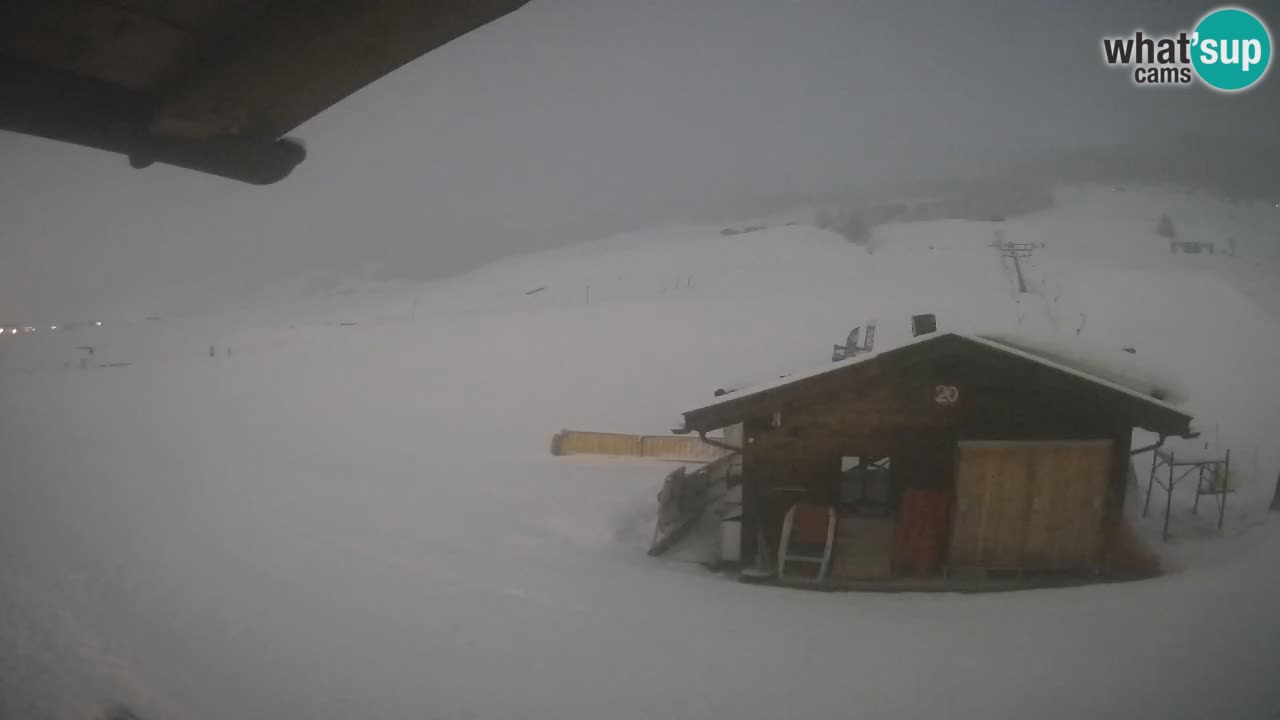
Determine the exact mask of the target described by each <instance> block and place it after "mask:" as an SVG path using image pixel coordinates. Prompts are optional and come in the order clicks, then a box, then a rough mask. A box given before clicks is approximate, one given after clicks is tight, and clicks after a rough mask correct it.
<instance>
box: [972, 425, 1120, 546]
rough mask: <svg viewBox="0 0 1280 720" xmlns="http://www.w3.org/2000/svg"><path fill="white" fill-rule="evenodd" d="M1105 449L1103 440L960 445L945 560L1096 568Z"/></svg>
mask: <svg viewBox="0 0 1280 720" xmlns="http://www.w3.org/2000/svg"><path fill="white" fill-rule="evenodd" d="M1112 451H1113V444H1112V441H1111V440H1099V441H1086V442H1062V443H1052V444H1046V443H1039V442H1035V443H1021V442H1008V443H989V442H981V443H963V444H961V446H960V448H959V461H958V466H957V470H956V510H955V518H954V521H953V531H952V541H951V551H950V555H949V564H950V565H951V566H952V567H981V568H999V569H1012V568H1018V569H1089V568H1094V567H1097V566H1098V565H1099V563H1100V561H1101V551H1102V547H1103V540H1104V536H1103V517H1104V513H1105V511H1106V505H1107V503H1108V499H1109V498H1110V497H1111V492H1110V484H1111V465H1112V454H1113V452H1112Z"/></svg>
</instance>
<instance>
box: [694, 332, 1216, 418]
mask: <svg viewBox="0 0 1280 720" xmlns="http://www.w3.org/2000/svg"><path fill="white" fill-rule="evenodd" d="M954 352H968V353H979V354H981V353H990V354H993V355H994V356H996V357H999V358H1001V359H1002V360H1003V361H1005V362H1012V363H1017V364H1028V365H1031V366H1034V367H1035V368H1036V369H1037V370H1038V371H1039V372H1041V373H1043V375H1042V377H1047V378H1052V379H1054V380H1055V381H1057V380H1061V381H1069V382H1076V383H1079V382H1081V381H1083V382H1085V383H1088V384H1089V385H1088V387H1091V388H1092V389H1093V390H1094V391H1096V392H1097V393H1100V394H1102V395H1105V396H1106V397H1107V398H1109V399H1110V400H1111V401H1112V402H1114V403H1115V404H1116V405H1117V406H1118V407H1122V408H1124V412H1125V414H1126V416H1128V417H1132V418H1135V420H1136V422H1135V426H1136V427H1142V428H1143V429H1146V430H1150V431H1152V432H1156V433H1160V434H1162V435H1167V436H1185V435H1188V434H1190V433H1191V428H1190V424H1191V416H1190V415H1188V414H1187V413H1185V412H1183V411H1181V410H1179V409H1178V408H1177V407H1174V406H1173V405H1171V404H1169V403H1167V402H1165V401H1162V400H1160V399H1158V398H1155V397H1149V396H1146V395H1143V394H1142V393H1140V392H1137V391H1135V390H1133V389H1131V388H1127V387H1124V386H1121V385H1118V384H1116V383H1115V382H1112V381H1110V380H1106V379H1103V378H1100V377H1097V376H1094V375H1091V374H1089V373H1088V372H1085V371H1083V370H1080V369H1078V368H1074V367H1071V366H1069V365H1066V364H1064V363H1062V362H1060V361H1057V360H1051V359H1048V358H1045V357H1041V356H1037V355H1035V354H1034V353H1031V352H1027V351H1025V350H1022V349H1020V348H1015V347H1012V346H1009V345H1006V344H1003V343H1000V342H996V341H992V340H989V339H986V338H981V337H976V336H968V335H960V334H955V333H946V334H940V335H926V336H921V337H919V338H916V339H914V340H912V341H910V342H908V343H906V344H904V345H901V346H898V347H896V348H893V349H890V350H886V351H883V352H879V353H874V354H868V355H862V356H858V357H854V358H850V359H848V360H843V361H840V362H837V363H832V364H831V365H828V366H824V367H820V368H817V369H814V370H811V371H808V372H798V373H794V374H792V375H787V376H783V377H782V378H781V379H779V380H775V381H772V382H768V383H765V384H762V385H758V386H755V387H749V388H743V389H742V390H739V391H736V392H731V393H728V394H725V395H722V396H720V397H719V398H718V399H717V400H716V401H714V402H711V403H708V404H706V405H704V406H702V407H700V408H695V409H692V410H688V411H686V412H684V413H683V416H684V426H683V427H682V428H677V429H676V430H674V432H676V433H680V434H684V433H690V432H698V433H705V432H709V431H711V430H716V429H719V428H723V427H728V426H730V425H735V424H737V423H740V422H744V421H747V420H750V419H753V418H760V417H767V416H768V415H769V414H771V413H773V412H774V411H776V410H780V409H783V408H785V407H797V406H804V405H806V404H809V403H818V402H822V401H823V400H824V399H825V398H827V397H829V396H830V394H831V393H832V392H833V391H837V390H839V389H841V388H848V387H849V386H851V385H856V384H860V383H872V382H875V381H876V380H877V379H878V378H880V377H882V376H883V375H885V374H886V373H887V372H888V371H889V370H890V369H891V368H895V367H896V368H898V369H901V368H904V367H910V366H912V365H915V364H918V363H921V362H924V361H927V360H929V359H931V358H934V357H938V356H941V355H945V354H948V353H954Z"/></svg>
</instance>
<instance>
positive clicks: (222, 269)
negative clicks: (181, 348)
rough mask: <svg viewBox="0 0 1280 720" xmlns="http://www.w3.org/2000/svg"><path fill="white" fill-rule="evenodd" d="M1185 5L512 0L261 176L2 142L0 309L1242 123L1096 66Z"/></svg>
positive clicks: (345, 261) (184, 298)
mask: <svg viewBox="0 0 1280 720" xmlns="http://www.w3.org/2000/svg"><path fill="white" fill-rule="evenodd" d="M1208 7H1210V5H1207V4H1202V3H1194V2H1171V1H1162V0H1146V1H1145V2H1127V3H1115V2H1104V1H1102V0H1098V1H1097V2H1070V3H1067V2H1062V3H1030V2H1016V1H1015V0H1008V1H1006V2H998V1H996V0H981V1H980V2H946V1H944V0H937V1H936V2H922V1H916V2H894V1H892V0H863V1H857V0H812V1H796V2H779V1H778V0H533V1H532V2H531V3H530V4H529V5H528V6H526V7H525V8H523V9H521V10H519V11H517V12H516V13H514V14H512V15H511V16H508V17H506V18H503V19H502V20H500V21H498V22H496V23H494V24H492V25H490V26H487V27H484V28H481V29H480V30H478V31H476V32H475V33H472V34H471V35H468V36H466V37H463V38H461V39H459V40H457V41H455V42H454V43H452V44H450V45H448V46H446V47H444V48H442V49H440V50H437V51H436V52H433V53H431V54H428V55H427V56H425V57H423V58H422V59H420V60H419V61H417V62H415V63H413V64H411V65H409V66H406V67H405V68H402V69H401V70H399V71H397V72H396V73H394V74H392V75H391V76H388V77H386V78H384V79H383V80H381V81H379V82H378V83H375V84H374V85H372V86H370V87H368V88H366V89H364V90H363V91H361V92H359V93H357V94H356V95H354V96H352V97H350V98H348V99H347V100H345V101H343V102H342V103H340V104H339V105H337V106H335V107H333V108H331V109H329V110H328V111H327V112H325V113H323V114H322V115H320V116H319V117H318V118H316V119H314V120H313V121H312V122H310V123H308V124H306V125H304V126H303V127H301V128H299V129H298V130H297V131H296V132H295V133H293V135H294V136H295V137H298V138H300V139H302V140H303V141H304V142H305V143H306V144H307V146H308V151H309V155H308V158H307V160H306V161H305V162H304V163H303V164H302V165H301V166H300V167H299V168H298V169H297V170H296V171H295V173H294V174H293V175H292V176H291V177H289V178H288V179H286V180H284V181H283V182H281V183H279V184H277V185H274V186H270V187H266V188H261V187H252V186H246V185H241V184H238V183H235V182H232V181H228V180H223V179H220V178H214V177H208V176H203V175H199V174H196V173H192V172H190V171H185V170H180V169H177V168H169V167H164V166H154V167H152V168H149V169H147V170H143V171H135V170H132V169H130V168H129V167H128V165H127V163H126V161H125V160H124V159H123V158H121V157H119V156H115V155H111V154H106V153H100V152H96V151H92V150H87V149H83V148H78V147H74V146H69V145H62V144H57V143H51V142H48V141H44V140H39V139H36V138H28V137H20V136H17V135H13V134H9V133H0V167H3V172H0V218H3V225H0V322H26V321H28V320H30V321H37V322H45V321H65V320H73V319H79V318H88V316H90V315H92V314H93V313H94V312H95V311H96V310H97V309H98V308H100V307H105V306H112V305H117V304H121V303H128V304H129V307H131V308H141V307H145V308H150V309H154V311H164V310H165V309H166V307H167V306H168V305H169V304H175V303H178V304H180V303H182V302H195V301H197V300H198V299H200V298H209V297H216V296H219V295H233V294H240V293H244V292H250V291H254V290H257V289H261V288H263V287H268V286H270V285H272V284H273V283H276V282H278V281H279V279H281V278H284V277H287V276H290V275H294V274H297V273H301V272H308V271H337V272H355V271H359V270H362V269H367V268H370V267H382V268H388V269H389V270H388V271H387V273H388V274H389V276H398V277H403V278H411V279H425V278H430V277H439V276H442V275H447V274H452V273H456V272H459V271H463V270H466V269H470V268H472V267H475V266H477V265H478V264H480V263H483V262H486V261H489V260H492V259H494V258H496V257H500V256H502V255H505V254H509V253H512V252H527V251H532V250H536V249H540V248H546V247H551V246H555V245H560V244H563V243H567V242H578V241H583V240H588V239H591V238H593V237H597V236H602V235H606V234H609V233H612V232H617V231H622V230H627V229H633V228H636V227H640V226H644V225H648V224H653V223H658V222H663V221H667V220H678V219H685V218H695V217H715V216H717V215H718V214H729V213H748V214H749V212H750V210H751V209H754V208H755V207H756V206H755V205H754V203H756V201H757V200H759V201H760V205H759V207H760V209H762V210H775V209H777V208H766V207H765V205H766V204H767V199H768V198H770V197H796V196H803V195H804V194H805V193H829V192H832V191H837V192H845V191H853V190H855V189H858V188H863V187H868V186H874V185H875V184H878V183H891V182H899V181H903V180H912V179H930V178H934V177H938V176H944V175H964V174H967V173H981V172H987V171H991V170H993V169H996V168H998V167H1001V166H1003V165H1005V164H1011V161H1013V160H1016V159H1017V158H1019V157H1023V156H1025V155H1027V154H1029V153H1031V152H1032V151H1035V150H1039V149H1043V148H1055V147H1075V146H1081V145H1087V144H1095V143H1111V142H1117V141H1128V140H1130V139H1134V138H1142V137H1150V136H1153V135H1154V136H1163V135H1168V134H1175V133H1180V132H1222V133H1237V132H1238V133H1246V134H1248V133H1261V132H1265V131H1266V130H1267V128H1269V127H1271V126H1273V125H1274V124H1275V122H1276V118H1277V117H1280V91H1278V90H1277V87H1278V85H1277V83H1280V80H1277V78H1276V77H1275V76H1274V75H1275V69H1274V68H1273V69H1272V73H1271V75H1270V76H1269V77H1268V79H1267V80H1266V81H1264V83H1263V84H1262V85H1261V86H1260V87H1258V88H1256V89H1255V90H1253V91H1252V92H1250V93H1247V94H1245V95H1237V96H1227V95H1219V94H1215V93H1212V92H1210V91H1208V90H1205V89H1203V88H1199V87H1192V88H1167V89H1139V88H1135V87H1133V86H1132V85H1131V84H1130V80H1129V76H1128V74H1126V72H1125V71H1124V70H1123V69H1116V68H1107V67H1105V66H1104V65H1103V64H1102V62H1101V55H1100V51H1099V42H1100V38H1101V37H1102V35H1104V34H1123V33H1128V32H1131V31H1132V30H1134V29H1135V28H1143V29H1145V30H1147V31H1150V32H1172V31H1176V30H1179V29H1184V28H1188V27H1189V26H1190V25H1191V24H1192V23H1193V22H1194V21H1195V19H1196V18H1197V17H1198V16H1199V15H1200V14H1201V13H1203V12H1204V10H1205V9H1207V8H1208ZM1257 7H1259V8H1261V7H1262V6H1260V5H1259V6H1257ZM1277 18H1280V14H1277V13H1270V17H1266V19H1268V20H1269V21H1270V22H1271V24H1272V26H1273V28H1274V27H1276V22H1277ZM1274 32H1275V31H1274V30H1273V33H1274Z"/></svg>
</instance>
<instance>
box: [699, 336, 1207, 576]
mask: <svg viewBox="0 0 1280 720" xmlns="http://www.w3.org/2000/svg"><path fill="white" fill-rule="evenodd" d="M1190 421H1191V418H1190V417H1189V416H1188V415H1186V414H1185V413H1183V412H1182V411H1180V410H1178V409H1177V408H1176V407H1174V406H1173V405H1170V404H1168V403H1166V402H1164V401H1162V400H1159V399H1157V398H1155V397H1151V396H1149V395H1146V394H1144V393H1143V392H1141V391H1138V390H1135V389H1132V388H1130V387H1126V386H1123V385H1119V384H1116V383H1114V382H1111V381H1108V380H1106V379H1103V378H1101V377H1097V376H1095V375H1091V374H1089V373H1088V372H1084V371H1082V370H1080V369H1078V368H1073V367H1071V366H1069V365H1066V364H1064V363H1062V362H1060V361H1055V360H1051V359H1049V358H1046V357H1043V356H1039V355H1036V354H1034V353H1031V352H1027V351H1025V350H1022V349H1019V348H1015V347H1013V346H1011V345H1007V344H1004V343H1001V342H998V341H995V340H991V339H987V338H982V337H975V336H966V335H957V334H941V335H926V336H923V337H920V338H917V339H916V340H914V341H912V342H909V343H907V344H905V345H903V346H900V347H898V348H895V349H892V350H888V351H884V352H880V353H876V354H873V355H865V356H859V357H856V358H852V359H849V360H846V361H843V362H840V363H835V364H833V365H829V366H827V367H825V368H822V369H819V370H816V371H814V372H811V373H802V374H796V375H790V376H785V377H783V378H780V379H778V380H775V381H773V382H770V383H766V384H764V385H761V386H757V387H754V388H744V389H742V390H738V391H734V392H731V393H728V394H726V395H723V396H721V397H719V398H717V399H716V401H714V402H712V403H710V404H708V405H706V406H704V407H700V408H697V409H694V410H689V411H688V412H685V413H684V426H683V428H680V429H678V430H676V431H675V432H677V433H691V432H696V433H699V434H703V435H705V433H707V432H709V431H712V430H716V429H720V428H727V427H731V426H735V425H738V424H741V426H742V431H741V438H742V440H741V442H742V446H741V451H740V452H741V473H742V478H741V480H742V484H743V527H742V532H741V545H742V546H741V548H740V557H741V558H743V561H744V562H746V563H753V562H754V563H756V564H757V566H758V567H762V568H776V567H777V562H778V549H779V546H780V543H781V541H782V539H783V538H782V532H783V527H784V524H785V523H784V518H785V517H786V515H787V513H788V510H790V509H791V508H792V507H796V506H802V507H814V506H817V507H823V508H830V509H834V510H835V516H836V517H837V518H838V520H837V523H836V524H837V529H836V531H835V532H834V533H833V537H834V543H833V545H834V552H833V553H832V555H831V559H830V562H829V564H827V565H826V567H827V575H828V577H827V578H824V580H826V581H828V582H834V583H840V582H849V583H853V584H857V583H859V582H863V583H865V582H867V581H884V580H890V579H893V578H899V579H900V578H904V577H907V578H920V577H925V578H929V577H932V578H940V579H946V580H948V581H955V580H957V579H958V578H977V579H990V578H993V577H1000V576H1005V575H1013V576H1018V577H1025V576H1026V575H1027V574H1029V573H1037V574H1043V573H1059V574H1076V573H1083V574H1092V573H1096V572H1098V571H1100V570H1102V569H1104V568H1105V567H1106V565H1107V559H1108V550H1109V549H1111V548H1112V547H1113V546H1114V545H1117V544H1118V543H1117V542H1116V541H1117V540H1118V538H1119V536H1120V535H1122V534H1123V532H1122V531H1123V527H1122V514H1121V511H1122V505H1123V502H1124V494H1125V493H1124V490H1125V480H1126V477H1127V471H1128V467H1129V451H1130V437H1131V435H1132V433H1133V430H1134V428H1142V429H1145V430H1148V431H1151V432H1154V433H1158V434H1160V435H1164V436H1182V435H1187V434H1189V432H1190V429H1189V424H1190Z"/></svg>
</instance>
